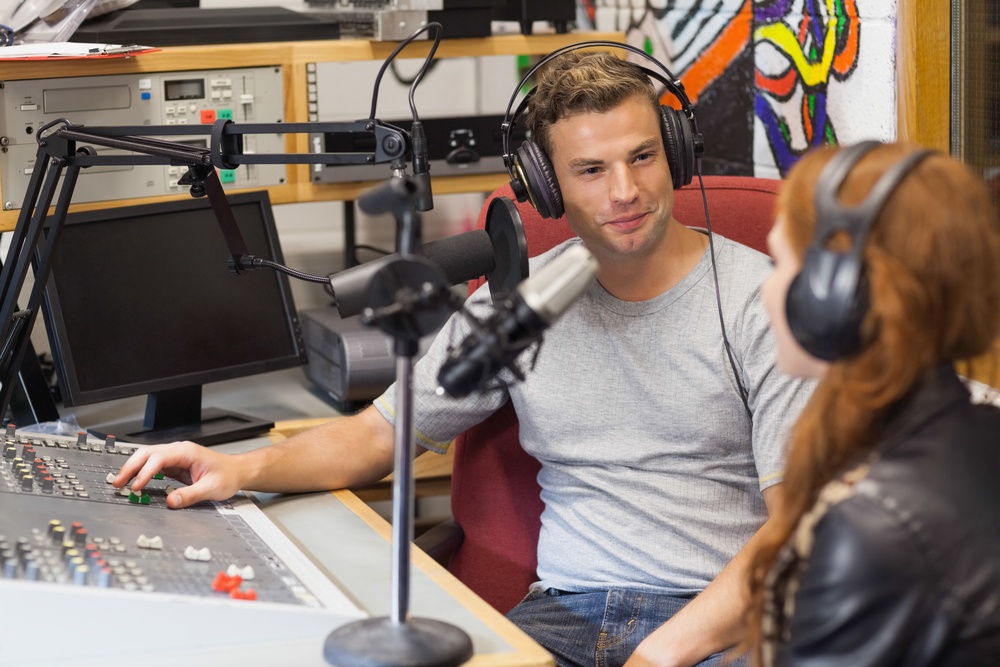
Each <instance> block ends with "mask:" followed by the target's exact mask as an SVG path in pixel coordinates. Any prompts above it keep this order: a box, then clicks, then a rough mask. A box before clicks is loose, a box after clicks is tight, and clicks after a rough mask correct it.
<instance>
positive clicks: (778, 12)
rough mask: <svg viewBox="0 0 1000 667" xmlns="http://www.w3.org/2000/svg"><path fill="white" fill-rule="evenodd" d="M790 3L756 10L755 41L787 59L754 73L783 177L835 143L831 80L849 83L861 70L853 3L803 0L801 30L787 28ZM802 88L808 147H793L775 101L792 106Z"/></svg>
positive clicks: (777, 0)
mask: <svg viewBox="0 0 1000 667" xmlns="http://www.w3.org/2000/svg"><path fill="white" fill-rule="evenodd" d="M792 5H793V2H792V0H771V1H770V2H758V3H755V5H754V31H753V40H754V44H755V46H756V47H761V48H763V46H764V45H769V46H770V47H771V48H773V49H774V50H775V51H777V53H778V54H780V58H779V59H778V60H779V62H778V64H779V66H780V64H781V63H780V60H782V59H783V60H784V61H785V62H784V67H783V68H781V69H780V70H778V71H775V72H773V73H765V72H764V71H762V69H761V68H759V67H758V68H757V70H756V93H755V100H754V108H755V111H756V114H757V117H758V118H759V119H760V121H761V122H762V123H763V125H764V131H765V132H766V134H767V141H768V145H769V146H770V147H771V151H772V153H773V155H774V160H775V163H776V165H777V167H778V169H779V171H780V172H781V173H782V174H785V173H786V172H787V171H788V169H790V168H791V166H792V165H793V164H794V163H795V160H796V159H797V158H798V156H800V155H802V153H804V152H805V151H806V150H808V149H810V148H813V147H816V146H820V145H823V144H835V143H837V133H836V130H835V128H834V126H833V122H832V120H831V119H830V116H829V114H828V113H827V98H828V88H829V83H830V81H831V79H838V80H841V81H843V80H845V79H846V78H847V77H849V76H850V75H851V74H852V73H853V72H854V70H855V68H856V67H857V65H858V53H859V49H858V43H859V40H860V31H861V26H860V21H859V19H858V9H857V4H856V2H855V0H824V1H823V2H822V3H821V2H820V0H804V2H803V6H802V8H801V12H798V13H797V18H798V26H792V25H789V22H788V19H789V18H791V15H792ZM799 88H801V91H800V92H801V101H800V102H799V107H800V114H799V122H800V124H801V125H800V127H801V130H802V135H803V136H804V138H805V145H804V146H798V147H795V146H793V141H792V133H791V131H790V128H789V120H788V118H786V117H783V116H782V115H781V114H780V107H778V106H777V105H775V104H774V103H773V101H777V102H780V103H787V102H789V101H790V100H791V99H792V97H793V93H795V92H796V90H797V89H799Z"/></svg>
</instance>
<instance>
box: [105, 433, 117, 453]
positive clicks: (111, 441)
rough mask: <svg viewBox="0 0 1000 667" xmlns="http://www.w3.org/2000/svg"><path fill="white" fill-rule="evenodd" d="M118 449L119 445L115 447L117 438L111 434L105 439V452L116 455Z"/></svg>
mask: <svg viewBox="0 0 1000 667" xmlns="http://www.w3.org/2000/svg"><path fill="white" fill-rule="evenodd" d="M116 449H117V445H115V436H113V435H111V434H110V433H109V434H108V437H106V438H105V439H104V451H106V452H108V453H109V454H114V453H115V450H116Z"/></svg>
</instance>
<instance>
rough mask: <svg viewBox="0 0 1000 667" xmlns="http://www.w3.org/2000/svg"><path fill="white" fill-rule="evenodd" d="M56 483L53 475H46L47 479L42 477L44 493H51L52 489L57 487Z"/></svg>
mask: <svg viewBox="0 0 1000 667" xmlns="http://www.w3.org/2000/svg"><path fill="white" fill-rule="evenodd" d="M55 483H56V482H55V480H54V479H52V476H51V475H46V476H45V477H42V491H45V492H47V493H51V492H52V487H53V486H55Z"/></svg>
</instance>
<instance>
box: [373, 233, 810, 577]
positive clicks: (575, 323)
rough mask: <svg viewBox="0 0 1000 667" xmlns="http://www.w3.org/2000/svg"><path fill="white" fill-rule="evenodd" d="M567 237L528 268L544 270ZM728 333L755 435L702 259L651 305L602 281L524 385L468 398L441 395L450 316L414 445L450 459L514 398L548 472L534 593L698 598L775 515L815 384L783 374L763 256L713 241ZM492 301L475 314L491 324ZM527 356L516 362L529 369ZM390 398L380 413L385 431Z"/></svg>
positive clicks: (551, 336)
mask: <svg viewBox="0 0 1000 667" xmlns="http://www.w3.org/2000/svg"><path fill="white" fill-rule="evenodd" d="M577 243H581V241H580V240H579V239H578V238H576V239H570V240H569V241H566V242H565V243H563V244H561V245H559V246H556V247H555V248H553V249H552V250H550V251H549V252H547V253H544V254H542V255H539V256H538V257H536V258H533V259H532V260H531V270H532V271H537V270H538V268H539V267H541V266H543V265H544V264H545V263H547V262H548V261H551V259H552V258H553V257H555V256H556V255H558V254H559V253H561V252H563V251H564V250H565V249H566V248H567V247H569V246H570V245H571V244H577ZM715 248H716V254H717V260H718V261H717V265H718V272H719V284H720V294H721V298H722V307H723V312H724V315H725V321H726V331H727V335H728V337H729V341H730V344H731V345H732V348H733V355H734V358H735V361H736V364H737V366H738V367H739V368H740V369H741V371H742V373H741V375H742V377H741V380H742V382H743V385H744V387H746V388H747V390H748V392H749V405H750V409H751V411H752V412H753V415H754V417H753V424H752V426H751V423H750V419H749V418H748V415H747V413H746V409H745V408H744V406H743V403H742V401H741V399H740V396H739V393H738V389H737V385H736V382H735V379H734V377H733V370H732V367H731V366H730V363H729V361H728V359H727V356H726V351H725V346H724V344H723V339H722V334H721V328H720V325H719V314H718V306H717V301H716V291H715V281H714V279H713V277H712V264H711V258H710V255H709V253H708V252H707V251H706V252H705V254H704V256H703V257H702V259H701V261H700V262H699V263H698V264H697V265H696V266H695V268H694V269H693V270H692V271H691V272H690V273H689V274H688V275H687V276H686V277H685V278H684V279H683V280H681V281H680V282H679V283H678V284H677V285H675V286H674V287H672V288H671V289H670V290H668V291H667V292H665V293H663V294H661V295H660V296H658V297H656V298H654V299H650V300H649V301H643V302H626V301H621V300H619V299H616V298H615V297H613V296H612V295H611V294H609V293H608V292H607V291H606V290H605V289H604V288H603V287H601V285H600V284H599V283H597V282H595V283H594V284H593V285H592V286H591V287H590V288H589V289H588V290H587V291H586V292H585V293H584V295H583V296H582V297H581V298H580V299H579V300H578V301H576V302H575V303H574V304H573V305H572V306H571V307H570V308H569V310H568V311H567V312H566V313H565V314H564V315H563V317H562V318H561V319H560V320H559V321H557V322H556V323H555V324H554V325H553V326H552V327H551V328H549V329H548V330H547V331H546V332H545V341H544V343H543V345H542V347H541V351H540V353H539V355H538V359H537V364H536V366H535V368H534V370H532V371H531V372H529V373H528V374H527V378H526V380H525V381H524V382H517V381H516V380H515V379H514V377H513V375H512V374H511V373H509V372H508V371H504V372H502V373H501V374H500V375H499V376H498V378H499V379H500V380H501V381H502V383H503V384H504V388H503V389H500V390H496V391H492V392H488V393H480V394H474V395H472V396H470V397H468V398H466V399H463V400H455V399H452V398H449V397H447V396H438V395H436V394H435V389H436V387H437V379H436V378H437V373H438V370H439V369H440V367H441V364H442V363H443V361H444V359H445V356H446V354H447V352H448V349H449V347H450V346H452V347H457V346H458V345H459V344H460V343H461V341H462V340H463V339H464V338H465V337H466V335H467V334H468V331H469V327H468V324H467V322H466V321H465V320H464V318H462V317H459V316H456V317H452V319H451V320H449V322H448V323H447V324H446V326H445V328H444V329H443V330H442V332H441V333H440V334H439V335H438V337H437V338H436V339H435V341H434V342H433V344H432V345H431V347H430V349H429V351H428V352H427V354H426V355H425V356H424V357H423V358H422V359H421V360H420V361H419V362H418V363H417V364H416V367H415V370H414V380H413V386H414V404H413V408H414V409H413V426H414V437H415V438H416V442H417V443H418V444H419V445H421V446H423V447H426V448H428V449H431V450H435V451H444V450H445V449H446V448H447V446H448V443H449V442H450V441H451V440H452V439H453V438H454V437H455V436H456V435H458V434H459V433H461V432H462V431H464V430H465V429H467V428H468V427H470V426H472V425H474V424H477V423H479V422H480V421H482V420H483V419H485V418H486V417H487V416H488V415H490V414H491V413H492V412H494V411H495V410H496V409H498V408H499V407H501V406H502V405H503V404H504V403H505V402H506V401H507V400H508V398H509V399H510V400H511V401H512V402H513V404H514V409H515V411H516V412H517V415H518V421H519V422H520V438H521V444H522V446H523V447H524V449H525V450H526V451H527V452H528V453H529V454H531V455H533V456H535V457H536V458H537V459H539V460H540V461H541V464H542V469H541V471H540V473H539V476H538V481H539V483H540V484H541V487H542V500H543V501H544V502H545V510H544V512H543V514H542V528H541V533H540V535H539V542H538V575H539V577H540V578H541V581H540V582H538V583H537V584H536V586H541V587H543V588H548V587H554V588H558V589H562V590H568V591H588V590H606V589H609V588H628V589H632V590H645V591H649V592H654V593H663V594H668V595H691V594H694V593H697V592H698V591H701V590H702V589H704V588H705V586H706V585H708V583H709V582H710V581H711V580H712V579H714V578H715V576H716V575H717V574H718V573H719V571H720V570H721V569H722V568H723V567H724V566H725V565H726V563H728V562H729V560H730V559H731V558H732V557H733V556H734V555H735V554H736V552H737V551H739V550H740V549H741V548H742V547H743V545H744V544H745V543H746V541H747V540H748V539H749V538H750V536H751V535H753V533H754V532H755V531H756V530H757V529H758V528H759V527H760V525H761V524H762V523H763V522H764V520H765V519H766V517H767V510H766V507H765V505H764V500H763V496H762V494H761V490H762V489H764V488H767V487H768V486H770V485H771V484H774V483H776V482H778V481H780V478H781V474H782V470H783V464H784V450H785V441H786V435H787V431H788V428H789V426H790V425H791V424H792V423H793V422H794V421H795V419H796V417H797V416H798V414H799V411H800V409H801V407H802V405H804V403H805V400H806V398H807V395H808V393H809V392H808V386H806V385H804V384H803V383H802V382H800V381H796V380H792V379H790V378H788V377H787V376H785V375H783V374H781V373H780V372H779V371H778V370H777V368H776V367H775V365H774V356H775V351H774V338H773V335H772V334H771V331H770V328H769V324H768V319H767V315H766V313H765V311H764V308H763V305H762V303H761V300H760V284H761V282H762V281H763V279H764V278H765V277H766V276H767V274H768V273H769V271H770V263H769V260H768V258H767V257H766V256H764V255H763V254H761V253H759V252H756V251H754V250H752V249H750V248H747V247H746V246H742V245H740V244H737V243H734V242H732V241H729V240H727V239H724V238H722V237H720V236H718V235H716V237H715ZM489 302H490V299H489V291H488V289H486V288H484V289H480V290H478V291H477V292H476V293H475V294H474V295H473V296H472V297H470V299H469V302H468V303H467V308H469V309H470V310H472V311H473V312H475V313H477V314H479V315H480V316H481V317H483V316H486V315H488V314H489V313H490V312H491V311H492V307H491V306H490V305H489ZM531 354H532V351H530V350H529V351H528V352H526V353H524V354H522V356H521V359H522V361H523V363H524V364H525V365H527V362H528V361H529V360H530V356H531ZM393 392H394V388H390V389H389V390H388V391H387V392H386V393H385V394H383V396H382V397H380V398H379V399H378V400H377V401H376V402H375V405H376V408H377V409H378V410H379V411H380V412H381V413H382V414H383V415H384V416H385V417H386V418H388V419H389V420H390V421H392V416H393V414H394V405H393V403H394V393H393Z"/></svg>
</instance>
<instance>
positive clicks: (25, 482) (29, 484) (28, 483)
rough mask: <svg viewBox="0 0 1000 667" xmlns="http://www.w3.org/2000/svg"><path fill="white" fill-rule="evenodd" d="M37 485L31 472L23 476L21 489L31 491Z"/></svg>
mask: <svg viewBox="0 0 1000 667" xmlns="http://www.w3.org/2000/svg"><path fill="white" fill-rule="evenodd" d="M34 486H35V478H34V477H32V476H31V475H30V474H25V475H22V476H21V489H22V490H23V491H31V489H33V488H34Z"/></svg>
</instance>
